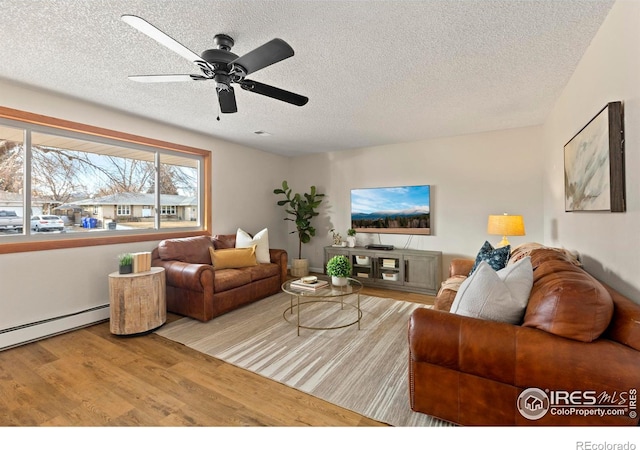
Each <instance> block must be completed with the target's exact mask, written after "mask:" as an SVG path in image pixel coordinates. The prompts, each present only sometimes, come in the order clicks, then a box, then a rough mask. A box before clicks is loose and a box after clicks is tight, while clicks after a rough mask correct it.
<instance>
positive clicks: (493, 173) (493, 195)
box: [288, 127, 543, 274]
mask: <svg viewBox="0 0 640 450" xmlns="http://www.w3.org/2000/svg"><path fill="white" fill-rule="evenodd" d="M540 131H541V130H540V128H539V127H531V128H520V129H513V130H504V131H497V132H491V133H481V134H473V135H466V136H458V137H451V138H444V139H434V140H427V141H421V142H412V143H404V144H395V145H387V146H381V147H371V148H364V149H358V150H347V151H343V152H333V153H328V154H318V155H310V156H304V157H299V158H295V159H294V160H293V170H292V171H291V174H290V175H289V179H288V181H289V184H290V186H292V187H293V188H294V190H295V191H297V192H301V191H305V192H306V191H308V189H309V186H310V185H312V184H315V185H316V186H317V187H318V188H319V190H320V192H323V193H325V194H326V197H325V200H324V203H323V208H322V211H323V213H325V214H323V215H321V216H319V217H318V218H317V219H318V220H316V222H314V224H315V226H316V228H317V229H318V232H317V237H316V238H314V239H313V240H312V241H311V242H310V243H309V244H307V245H303V255H302V256H303V258H309V260H310V266H311V267H313V268H316V269H317V270H322V266H323V247H324V246H326V245H330V244H331V243H332V242H331V233H330V232H329V230H330V229H331V228H335V229H336V230H337V231H339V232H340V233H341V234H342V236H346V231H347V229H348V228H350V191H351V189H354V188H367V187H381V186H401V185H419V184H429V185H431V209H432V228H433V231H432V235H431V236H412V237H411V236H407V235H390V234H369V233H367V234H365V233H360V234H358V235H357V236H356V238H357V245H364V244H367V243H372V242H375V243H380V242H381V243H383V244H392V245H394V246H395V247H397V248H403V247H405V246H406V247H408V248H414V249H421V250H436V251H442V252H443V273H444V274H446V273H447V272H448V267H449V262H450V260H451V258H454V257H475V255H476V253H477V252H478V250H479V249H480V247H481V246H482V244H483V243H484V241H485V240H488V241H489V242H491V243H492V244H496V243H497V242H499V241H500V239H501V237H499V236H491V235H488V234H487V232H486V231H487V218H488V216H489V214H502V213H504V212H507V213H509V214H522V215H523V216H524V220H525V228H526V232H527V235H526V236H520V237H512V238H510V239H509V240H510V242H511V243H512V245H518V244H521V243H524V242H541V241H542V239H543V232H542V224H543V220H542V189H541V183H542V162H541V161H542V160H541V157H540V154H541V152H542V140H541V133H540ZM289 254H290V257H294V255H296V254H297V249H296V247H295V239H294V238H293V237H291V238H290V244H289ZM296 257H297V256H296Z"/></svg>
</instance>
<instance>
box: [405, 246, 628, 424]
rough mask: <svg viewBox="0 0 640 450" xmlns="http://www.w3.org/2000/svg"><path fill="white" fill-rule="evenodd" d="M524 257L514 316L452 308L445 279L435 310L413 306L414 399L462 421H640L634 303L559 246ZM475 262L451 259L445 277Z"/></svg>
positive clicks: (417, 406) (461, 273) (421, 407)
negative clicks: (527, 283)
mask: <svg viewBox="0 0 640 450" xmlns="http://www.w3.org/2000/svg"><path fill="white" fill-rule="evenodd" d="M519 256H522V255H519ZM528 256H530V257H531V262H532V266H533V269H534V272H533V277H534V278H533V281H534V282H533V288H532V290H531V294H530V297H529V303H528V306H527V309H526V312H525V316H524V320H523V323H522V324H520V325H512V324H508V323H501V322H494V321H488V320H482V319H477V318H473V317H463V316H460V315H456V314H452V313H450V312H448V311H449V308H450V306H451V303H452V302H453V299H454V298H455V294H456V292H455V290H451V289H447V288H446V287H447V286H448V285H447V281H445V283H444V284H443V289H442V290H441V292H440V293H439V295H438V297H437V300H436V306H435V308H434V309H427V308H420V309H417V310H416V311H415V312H414V313H413V315H412V317H411V319H410V322H409V336H408V338H409V353H410V354H409V385H410V392H409V394H410V403H411V408H412V409H413V410H415V411H419V412H422V413H425V414H429V415H432V416H435V417H439V418H441V419H444V420H446V421H450V422H453V423H457V424H461V425H543V426H544V425H590V426H597V425H638V416H637V414H638V412H639V410H640V405H638V396H637V395H638V391H639V390H640V305H639V304H637V303H634V302H633V301H632V300H630V299H629V298H626V297H624V296H623V295H621V294H620V293H618V292H616V291H615V290H613V289H612V288H610V287H609V286H606V285H604V284H602V283H600V282H598V281H597V280H596V279H595V278H593V277H592V276H591V275H589V274H588V273H587V272H586V271H584V270H583V269H582V268H581V267H579V265H576V262H575V261H571V259H570V258H568V257H567V255H566V254H564V253H562V252H560V251H557V249H556V250H554V249H548V248H539V249H535V250H532V251H531V252H530V253H529V254H528ZM511 258H512V259H513V258H514V254H513V253H512V256H511ZM473 263H474V261H473V260H461V259H458V260H454V261H453V262H452V264H451V266H450V277H451V278H450V279H449V280H448V281H449V282H451V281H455V279H456V278H458V279H463V278H465V276H466V275H467V274H468V273H469V271H470V269H471V267H472V265H473ZM454 284H455V283H451V284H450V285H454ZM522 411H524V413H523V412H522ZM532 412H533V414H532Z"/></svg>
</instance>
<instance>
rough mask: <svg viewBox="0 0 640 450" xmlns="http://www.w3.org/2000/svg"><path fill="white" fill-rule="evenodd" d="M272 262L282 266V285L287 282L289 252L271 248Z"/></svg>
mask: <svg viewBox="0 0 640 450" xmlns="http://www.w3.org/2000/svg"><path fill="white" fill-rule="evenodd" d="M269 257H270V258H271V262H272V263H274V264H277V265H278V266H280V283H281V284H282V283H284V282H285V281H287V265H288V263H289V259H288V255H287V251H286V250H283V249H280V248H270V249H269Z"/></svg>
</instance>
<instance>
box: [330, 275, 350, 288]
mask: <svg viewBox="0 0 640 450" xmlns="http://www.w3.org/2000/svg"><path fill="white" fill-rule="evenodd" d="M347 283H348V280H347V277H336V276H332V277H331V284H333V285H334V286H346V285H347Z"/></svg>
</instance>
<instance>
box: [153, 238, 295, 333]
mask: <svg viewBox="0 0 640 450" xmlns="http://www.w3.org/2000/svg"><path fill="white" fill-rule="evenodd" d="M235 241H236V235H235V234H228V235H216V236H213V237H211V236H197V237H190V238H180V239H166V240H164V241H162V242H160V243H159V244H158V247H157V248H156V249H154V250H153V252H152V255H151V258H152V259H151V265H153V266H158V267H164V269H165V271H166V280H167V286H166V288H167V289H166V296H167V311H170V312H173V313H176V314H180V315H183V316H189V317H193V318H194V319H197V320H200V321H203V322H206V321H208V320H211V319H212V318H214V317H216V316H219V315H221V314H224V313H226V312H229V311H231V310H233V309H236V308H239V307H240V306H242V305H245V304H247V303H251V302H254V301H256V300H259V299H262V298H265V297H268V296H269V295H273V294H276V293H278V292H280V287H281V285H282V283H284V282H285V280H286V278H287V252H286V251H285V250H281V249H269V256H270V259H271V262H270V263H262V264H257V265H255V266H251V267H242V268H237V269H236V268H234V269H219V270H215V269H214V267H213V266H212V264H211V254H210V251H209V249H210V248H212V247H213V248H215V249H223V248H233V247H235Z"/></svg>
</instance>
